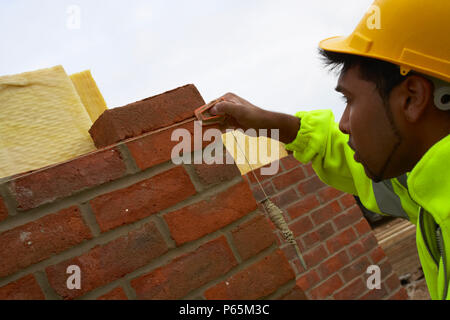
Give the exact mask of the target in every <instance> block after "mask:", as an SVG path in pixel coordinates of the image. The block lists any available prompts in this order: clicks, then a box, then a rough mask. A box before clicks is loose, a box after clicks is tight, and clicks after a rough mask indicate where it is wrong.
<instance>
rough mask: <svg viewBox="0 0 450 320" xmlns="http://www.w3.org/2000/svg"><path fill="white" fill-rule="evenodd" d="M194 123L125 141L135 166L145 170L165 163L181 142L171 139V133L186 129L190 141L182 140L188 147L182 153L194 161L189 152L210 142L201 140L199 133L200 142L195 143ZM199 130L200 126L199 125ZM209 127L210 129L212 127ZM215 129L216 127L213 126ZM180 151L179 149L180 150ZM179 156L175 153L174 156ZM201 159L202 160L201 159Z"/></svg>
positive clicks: (170, 158) (199, 148) (169, 159)
mask: <svg viewBox="0 0 450 320" xmlns="http://www.w3.org/2000/svg"><path fill="white" fill-rule="evenodd" d="M195 126H196V124H195V123H194V122H189V123H186V124H182V125H179V126H177V127H174V128H171V129H167V130H163V131H161V132H154V133H150V134H146V135H143V136H141V137H139V138H138V139H133V140H130V141H127V142H126V145H127V147H128V149H129V150H130V153H131V155H132V156H133V158H134V160H135V162H136V164H137V166H138V167H139V168H140V169H141V170H146V169H148V168H150V167H153V166H156V165H158V164H161V163H165V162H167V161H171V160H172V152H173V150H174V147H175V146H177V145H179V144H180V143H182V140H181V139H180V141H172V134H173V132H174V131H176V130H187V131H188V132H189V133H190V136H189V137H190V138H189V140H190V141H183V142H184V143H185V145H186V147H188V146H189V142H190V147H189V149H188V150H183V154H185V153H187V154H189V156H190V158H189V159H190V161H191V163H194V160H195V158H194V156H193V154H191V152H194V151H199V150H201V149H202V148H205V147H206V146H208V145H209V144H210V143H211V142H208V141H203V140H202V139H201V135H200V136H198V137H199V138H198V139H201V140H200V143H198V144H196V143H195V139H194V130H195V129H194V128H195ZM199 128H200V130H202V129H201V127H199ZM212 128H213V127H211V128H210V129H212ZM214 129H217V127H214ZM180 151H181V150H180ZM178 156H180V155H179V154H176V155H175V157H178ZM202 161H203V160H202Z"/></svg>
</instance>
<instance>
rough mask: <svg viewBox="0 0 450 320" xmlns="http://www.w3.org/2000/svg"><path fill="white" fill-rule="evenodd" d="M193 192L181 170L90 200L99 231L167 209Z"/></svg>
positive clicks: (188, 179)
mask: <svg viewBox="0 0 450 320" xmlns="http://www.w3.org/2000/svg"><path fill="white" fill-rule="evenodd" d="M195 193H196V191H195V188H194V185H193V184H192V182H191V180H190V178H189V176H188V174H187V173H186V171H185V170H184V168H183V167H176V168H174V169H171V170H169V171H166V172H163V173H161V174H159V175H157V176H155V177H152V178H150V179H147V180H145V181H141V182H139V183H137V184H135V185H132V186H130V187H128V188H125V189H121V190H117V191H113V192H111V193H108V194H105V195H101V196H99V197H97V198H95V199H93V200H91V201H90V204H91V206H92V209H93V211H94V213H95V216H96V218H97V222H98V224H99V226H100V229H101V231H102V232H105V231H108V230H111V229H114V228H117V227H119V226H122V225H124V224H128V223H131V222H134V221H137V220H140V219H143V218H145V217H148V216H150V215H153V214H155V213H158V212H159V211H161V210H164V209H166V208H169V207H171V206H173V205H175V204H177V203H178V202H180V201H183V200H185V199H187V198H189V197H190V196H192V195H194V194H195Z"/></svg>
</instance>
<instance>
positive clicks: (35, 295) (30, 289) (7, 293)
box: [0, 274, 45, 300]
mask: <svg viewBox="0 0 450 320" xmlns="http://www.w3.org/2000/svg"><path fill="white" fill-rule="evenodd" d="M0 300H45V296H44V293H43V292H42V289H41V287H39V284H38V283H37V281H36V279H35V278H34V276H33V275H32V274H29V275H27V276H25V277H23V278H20V279H19V280H17V281H15V282H12V283H9V284H7V285H6V286H3V287H1V288H0Z"/></svg>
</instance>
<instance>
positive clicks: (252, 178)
mask: <svg viewBox="0 0 450 320" xmlns="http://www.w3.org/2000/svg"><path fill="white" fill-rule="evenodd" d="M277 162H279V161H278V160H277V161H274V162H272V163H269V164H267V165H265V166H263V167H261V168H258V169H255V170H253V171H251V172H249V173H247V174H246V176H247V178H248V179H249V180H250V182H251V183H252V184H256V183H258V181H259V182H263V181H266V180H269V179H272V178H273V177H274V176H277V175H279V173H280V172H281V167H280V165H279V163H277ZM277 166H278V171H277V172H275V173H274V174H271V175H263V174H262V169H263V168H273V167H275V168H276V167H277ZM255 176H256V177H255ZM256 179H258V180H256Z"/></svg>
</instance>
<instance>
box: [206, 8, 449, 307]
mask: <svg viewBox="0 0 450 320" xmlns="http://www.w3.org/2000/svg"><path fill="white" fill-rule="evenodd" d="M449 13H450V1H448V0H445V1H444V0H439V1H438V0H436V1H428V0H377V1H375V3H374V5H373V6H372V7H371V11H370V12H369V13H368V14H367V15H366V16H365V17H364V18H363V19H362V21H361V22H360V24H359V25H358V27H357V28H356V30H355V31H354V32H353V33H352V34H351V35H350V36H349V37H335V38H330V39H327V40H324V41H322V42H321V43H320V48H321V50H320V53H321V55H322V57H323V58H324V60H325V62H326V64H327V65H328V66H331V67H332V68H337V67H340V77H339V81H338V86H337V88H336V90H337V91H339V92H341V93H342V94H343V95H344V98H345V99H346V101H347V106H346V109H345V112H344V114H343V116H342V119H341V121H340V123H339V125H338V124H337V123H335V121H334V117H333V114H332V113H331V111H328V110H322V111H312V112H299V113H297V114H296V115H295V116H291V115H286V114H281V113H274V112H269V111H265V110H263V109H260V108H258V107H256V106H254V105H252V104H251V103H249V102H248V101H246V100H244V99H242V98H240V97H238V96H236V95H234V94H226V95H225V96H224V98H225V100H226V101H225V102H222V103H219V104H217V105H216V106H215V108H213V109H212V113H213V114H221V115H227V116H228V118H229V119H231V123H232V125H233V126H235V127H240V128H243V129H248V128H255V129H259V128H266V129H279V130H280V141H281V142H283V143H285V144H286V149H287V150H289V151H293V152H294V156H295V157H296V158H297V159H298V160H299V161H301V162H303V163H309V162H312V164H313V168H314V170H315V171H316V173H317V175H318V176H319V177H320V179H321V180H322V181H324V182H325V183H327V184H329V185H331V186H333V187H335V188H337V189H339V190H342V191H345V192H348V193H351V194H353V195H356V196H358V197H359V198H360V199H361V202H362V203H363V205H364V206H365V207H366V208H368V209H369V210H371V211H374V212H377V213H380V214H386V215H392V216H396V217H402V218H405V219H408V220H410V221H411V222H412V223H414V224H416V225H417V237H416V238H417V248H418V253H419V257H420V261H421V264H422V267H423V271H424V274H425V277H426V281H427V285H428V288H429V291H430V295H431V297H432V299H450V292H449V291H450V290H449V288H448V287H449V276H450V273H449V271H450V267H449V264H450V260H449V259H450V251H449V250H450V136H449V132H450V37H449V35H450V20H449V19H448V14H449ZM374 15H375V16H374Z"/></svg>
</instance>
